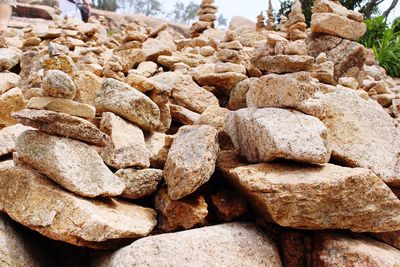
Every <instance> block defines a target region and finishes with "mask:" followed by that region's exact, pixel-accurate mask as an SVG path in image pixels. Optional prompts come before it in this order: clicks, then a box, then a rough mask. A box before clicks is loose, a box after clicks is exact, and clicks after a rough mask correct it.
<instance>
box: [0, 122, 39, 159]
mask: <svg viewBox="0 0 400 267" xmlns="http://www.w3.org/2000/svg"><path fill="white" fill-rule="evenodd" d="M30 129H32V128H30V127H26V126H23V125H21V124H16V125H12V126H8V127H5V128H3V129H0V157H1V156H4V155H7V154H10V153H12V152H14V151H15V141H16V140H17V138H18V136H19V135H20V134H21V133H23V132H25V131H26V130H30Z"/></svg>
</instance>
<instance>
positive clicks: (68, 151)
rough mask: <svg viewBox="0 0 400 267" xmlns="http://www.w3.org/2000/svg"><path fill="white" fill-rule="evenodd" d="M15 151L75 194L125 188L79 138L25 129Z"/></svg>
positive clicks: (109, 192) (92, 194)
mask: <svg viewBox="0 0 400 267" xmlns="http://www.w3.org/2000/svg"><path fill="white" fill-rule="evenodd" d="M16 152H17V153H18V157H19V158H20V159H21V160H22V161H23V162H24V163H25V164H27V165H28V166H30V167H32V168H33V169H35V170H38V171H40V172H41V173H43V174H45V175H46V176H48V177H49V178H50V179H52V180H53V181H55V182H57V183H58V184H60V185H61V186H63V187H64V188H66V189H68V190H70V191H72V192H74V193H76V194H78V195H82V196H85V197H96V196H118V195H120V194H121V193H122V192H123V191H124V189H125V185H124V184H123V183H122V182H121V181H120V180H119V179H118V178H117V177H116V176H115V175H114V174H113V173H112V172H111V171H110V170H109V169H108V168H107V166H106V165H104V163H103V160H102V159H101V157H100V156H99V155H98V154H97V153H96V151H95V150H94V149H92V148H91V147H89V146H88V145H86V144H84V143H81V142H79V141H76V140H72V139H69V138H65V137H57V136H52V135H49V134H46V133H43V132H39V131H25V132H24V133H23V134H21V135H20V136H19V137H18V139H17V143H16Z"/></svg>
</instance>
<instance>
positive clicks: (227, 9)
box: [160, 0, 400, 21]
mask: <svg viewBox="0 0 400 267" xmlns="http://www.w3.org/2000/svg"><path fill="white" fill-rule="evenodd" d="M181 1H182V2H183V3H185V4H187V3H189V2H190V1H194V2H195V3H198V4H200V3H201V0H181ZM391 1H392V0H384V1H383V3H382V4H381V5H380V9H381V10H385V9H386V8H387V7H389V6H390V3H391ZM160 2H162V3H163V7H164V9H165V10H167V12H168V11H170V10H172V9H173V6H174V4H175V2H176V0H160ZM215 4H216V5H217V6H218V8H219V14H220V13H222V14H223V15H224V17H226V18H228V19H231V18H232V17H234V16H237V15H238V16H242V17H245V18H248V19H250V20H252V21H256V17H257V15H258V14H259V13H260V12H261V11H262V10H263V11H265V10H266V9H267V5H268V0H215ZM272 5H273V7H274V10H277V9H278V8H279V6H280V1H279V0H272ZM398 16H400V4H399V5H398V6H397V7H396V8H395V10H394V11H392V13H391V16H390V17H389V19H390V20H392V19H393V18H395V17H398Z"/></svg>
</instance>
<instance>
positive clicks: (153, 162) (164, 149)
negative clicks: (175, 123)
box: [145, 132, 174, 169]
mask: <svg viewBox="0 0 400 267" xmlns="http://www.w3.org/2000/svg"><path fill="white" fill-rule="evenodd" d="M173 140H174V138H173V136H171V135H166V134H164V133H158V132H153V133H150V134H148V135H147V136H145V141H146V146H147V148H148V149H149V151H150V166H151V167H152V168H158V169H163V168H164V165H165V162H166V161H167V156H168V152H169V149H170V147H171V145H172V142H173Z"/></svg>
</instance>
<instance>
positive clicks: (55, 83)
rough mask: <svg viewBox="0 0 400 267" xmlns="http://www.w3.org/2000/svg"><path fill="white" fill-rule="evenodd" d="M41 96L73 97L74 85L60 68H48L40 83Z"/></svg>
mask: <svg viewBox="0 0 400 267" xmlns="http://www.w3.org/2000/svg"><path fill="white" fill-rule="evenodd" d="M42 90H43V96H52V97H59V98H65V99H73V98H74V97H75V94H76V86H75V83H74V81H73V80H72V78H71V77H70V76H69V75H68V74H66V73H65V72H63V71H61V70H49V71H48V72H47V73H46V75H45V77H44V79H43V83H42Z"/></svg>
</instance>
